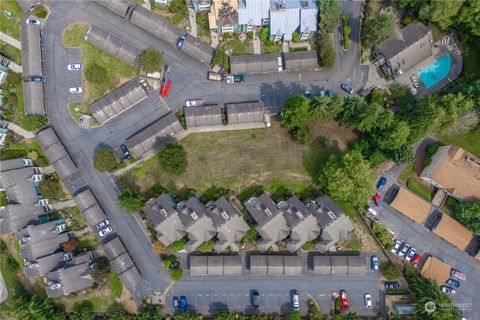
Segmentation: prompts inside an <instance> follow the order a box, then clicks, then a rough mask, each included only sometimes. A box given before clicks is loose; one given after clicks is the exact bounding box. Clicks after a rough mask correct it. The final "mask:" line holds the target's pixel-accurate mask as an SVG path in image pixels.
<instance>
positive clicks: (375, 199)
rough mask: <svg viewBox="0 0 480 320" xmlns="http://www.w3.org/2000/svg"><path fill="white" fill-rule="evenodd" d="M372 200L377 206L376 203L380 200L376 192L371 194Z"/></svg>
mask: <svg viewBox="0 0 480 320" xmlns="http://www.w3.org/2000/svg"><path fill="white" fill-rule="evenodd" d="M373 201H374V202H375V204H376V205H377V206H378V205H379V204H378V203H379V202H380V196H379V195H378V193H377V194H375V195H374V196H373Z"/></svg>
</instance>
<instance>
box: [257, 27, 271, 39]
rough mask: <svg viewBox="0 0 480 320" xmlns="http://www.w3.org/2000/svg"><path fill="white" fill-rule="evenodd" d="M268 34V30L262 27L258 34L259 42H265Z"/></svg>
mask: <svg viewBox="0 0 480 320" xmlns="http://www.w3.org/2000/svg"><path fill="white" fill-rule="evenodd" d="M269 34H270V30H269V29H268V27H262V28H261V29H260V32H259V35H260V40H262V41H263V42H265V41H267V40H268V35H269Z"/></svg>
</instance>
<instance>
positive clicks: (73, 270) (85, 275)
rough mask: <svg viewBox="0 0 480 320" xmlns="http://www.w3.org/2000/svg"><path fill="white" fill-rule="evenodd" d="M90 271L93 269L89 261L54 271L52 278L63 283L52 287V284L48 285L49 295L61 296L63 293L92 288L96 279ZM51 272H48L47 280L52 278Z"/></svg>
mask: <svg viewBox="0 0 480 320" xmlns="http://www.w3.org/2000/svg"><path fill="white" fill-rule="evenodd" d="M90 272H91V270H90V266H89V263H88V262H84V263H81V264H77V265H73V266H69V267H68V268H62V269H59V270H58V271H55V272H52V273H54V275H52V277H51V278H52V279H54V280H55V281H59V282H58V283H60V284H61V287H60V288H57V289H52V287H51V286H47V295H48V296H49V297H59V296H62V295H63V296H68V295H69V294H71V293H74V292H78V291H80V290H84V289H87V288H91V287H92V286H93V285H94V281H93V278H92V276H91V274H90ZM52 273H50V274H52ZM55 273H56V274H55ZM50 274H47V276H46V278H47V281H48V279H49V278H50V277H49V275H50Z"/></svg>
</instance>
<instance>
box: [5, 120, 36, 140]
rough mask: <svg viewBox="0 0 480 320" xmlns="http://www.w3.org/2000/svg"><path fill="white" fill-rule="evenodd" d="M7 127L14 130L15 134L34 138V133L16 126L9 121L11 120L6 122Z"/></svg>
mask: <svg viewBox="0 0 480 320" xmlns="http://www.w3.org/2000/svg"><path fill="white" fill-rule="evenodd" d="M8 129H9V130H12V131H13V132H15V133H16V134H18V135H21V136H22V137H24V138H26V139H33V138H35V134H34V133H33V132H31V131H27V130H25V129H23V128H20V127H19V126H17V125H16V124H15V123H11V122H8Z"/></svg>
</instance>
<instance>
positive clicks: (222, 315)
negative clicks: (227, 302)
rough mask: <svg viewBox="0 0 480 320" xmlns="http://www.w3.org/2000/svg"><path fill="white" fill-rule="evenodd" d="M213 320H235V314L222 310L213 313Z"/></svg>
mask: <svg viewBox="0 0 480 320" xmlns="http://www.w3.org/2000/svg"><path fill="white" fill-rule="evenodd" d="M213 320H235V314H234V313H232V312H230V311H228V310H223V311H220V312H217V313H215V314H214V315H213Z"/></svg>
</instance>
